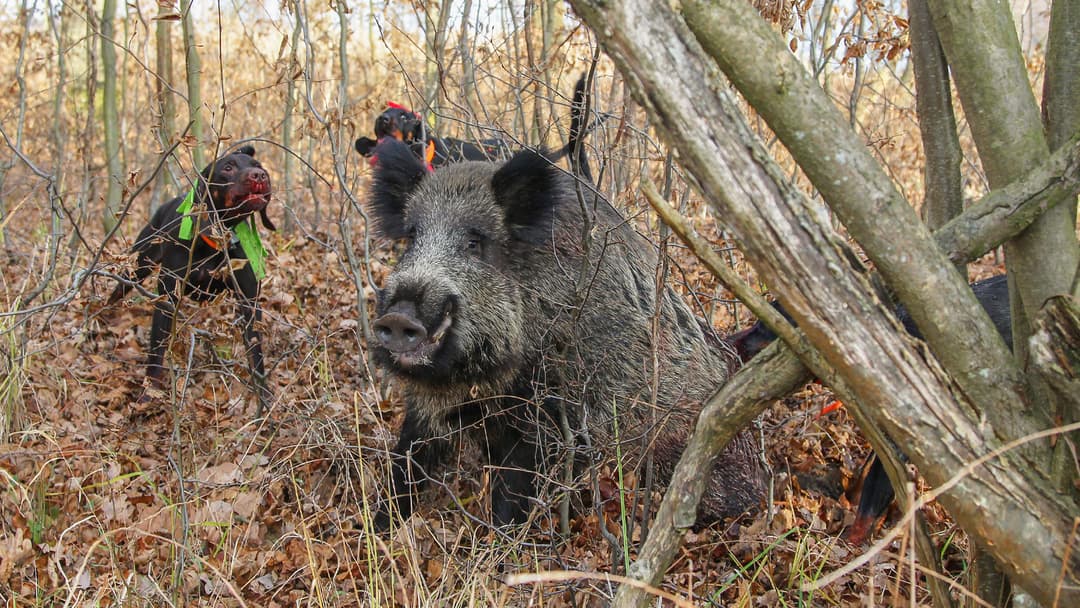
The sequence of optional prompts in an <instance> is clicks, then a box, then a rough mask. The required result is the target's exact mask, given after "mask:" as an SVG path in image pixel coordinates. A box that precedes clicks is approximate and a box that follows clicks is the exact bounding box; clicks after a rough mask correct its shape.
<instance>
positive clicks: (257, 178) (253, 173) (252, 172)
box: [244, 167, 270, 191]
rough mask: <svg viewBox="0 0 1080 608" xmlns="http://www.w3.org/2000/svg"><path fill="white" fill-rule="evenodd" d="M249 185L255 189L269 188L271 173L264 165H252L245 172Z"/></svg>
mask: <svg viewBox="0 0 1080 608" xmlns="http://www.w3.org/2000/svg"><path fill="white" fill-rule="evenodd" d="M244 179H245V180H246V181H247V185H248V187H249V188H250V189H251V190H253V191H263V190H267V189H268V187H269V185H270V174H269V173H267V172H266V169H263V168H262V167H252V168H250V169H248V171H247V173H245V174H244Z"/></svg>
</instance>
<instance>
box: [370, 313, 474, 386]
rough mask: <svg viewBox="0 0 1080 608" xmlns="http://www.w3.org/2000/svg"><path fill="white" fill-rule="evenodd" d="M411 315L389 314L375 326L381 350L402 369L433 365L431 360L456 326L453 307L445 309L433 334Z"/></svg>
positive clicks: (376, 321) (381, 318)
mask: <svg viewBox="0 0 1080 608" xmlns="http://www.w3.org/2000/svg"><path fill="white" fill-rule="evenodd" d="M410 308H411V307H410ZM410 312H411V311H409V310H399V311H393V312H388V313H387V314H385V315H383V316H381V317H379V318H378V319H376V320H375V323H374V324H373V327H374V329H375V333H376V336H377V337H378V339H379V342H380V343H381V345H382V347H383V348H385V349H386V351H387V352H388V353H389V354H390V359H391V361H393V363H394V364H395V366H397V367H398V368H400V369H401V370H409V369H413V368H419V367H423V366H428V365H431V364H432V357H433V356H434V355H435V353H437V352H438V351H439V349H440V348H442V346H443V344H444V343H445V341H446V337H447V335H448V334H449V332H450V329H451V327H453V325H454V315H453V312H454V311H453V306H452V305H450V304H449V303H447V306H446V307H445V308H444V309H443V315H442V318H441V319H440V321H439V324H438V325H437V326H436V327H435V329H434V331H431V332H428V331H427V329H426V328H425V327H424V325H423V323H421V322H420V321H419V319H417V318H416V317H415V316H413V315H412V314H409V313H410Z"/></svg>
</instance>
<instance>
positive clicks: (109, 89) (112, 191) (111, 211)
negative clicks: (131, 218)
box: [101, 0, 124, 232]
mask: <svg viewBox="0 0 1080 608" xmlns="http://www.w3.org/2000/svg"><path fill="white" fill-rule="evenodd" d="M115 17H116V0H105V3H104V5H103V7H102V9H101V71H102V79H103V80H104V87H103V91H102V93H103V96H102V113H103V115H104V116H103V117H102V118H103V120H102V124H103V127H102V129H103V130H104V131H105V162H106V166H107V171H108V174H109V176H108V180H106V183H107V184H108V186H107V188H106V190H105V210H104V212H103V215H102V224H103V225H104V227H105V232H109V231H111V230H112V229H113V228H114V227H115V226H116V224H117V222H118V221H120V218H119V214H120V204H121V203H122V202H123V201H122V198H123V194H124V193H123V179H124V177H123V168H122V167H121V166H120V118H119V116H118V114H117V111H116V101H117V86H116V83H117V80H118V77H117V70H116V30H115V27H114V23H113V19H114V18H115Z"/></svg>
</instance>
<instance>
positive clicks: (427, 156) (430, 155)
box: [424, 139, 435, 171]
mask: <svg viewBox="0 0 1080 608" xmlns="http://www.w3.org/2000/svg"><path fill="white" fill-rule="evenodd" d="M433 160H435V140H433V139H429V140H428V142H427V149H425V150H424V162H425V163H427V167H428V171H434V168H433V167H432V166H431V161H433Z"/></svg>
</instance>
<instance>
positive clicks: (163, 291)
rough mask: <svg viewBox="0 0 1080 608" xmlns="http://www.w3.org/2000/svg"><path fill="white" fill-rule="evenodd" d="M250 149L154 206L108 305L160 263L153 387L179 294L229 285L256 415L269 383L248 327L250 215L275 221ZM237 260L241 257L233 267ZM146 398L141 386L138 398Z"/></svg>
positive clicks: (258, 255)
mask: <svg viewBox="0 0 1080 608" xmlns="http://www.w3.org/2000/svg"><path fill="white" fill-rule="evenodd" d="M254 155H255V149H254V148H252V147H251V146H244V147H242V148H240V149H239V150H237V151H235V152H233V153H231V154H226V155H225V156H222V157H221V158H219V159H217V160H215V161H214V162H212V163H210V164H209V165H208V166H207V167H206V168H205V169H203V171H202V173H201V174H200V175H199V179H198V180H197V182H196V183H195V186H194V188H193V189H192V190H191V191H189V192H188V193H187V194H186V195H184V196H178V197H176V198H174V199H172V200H171V201H169V202H167V203H165V204H163V205H162V206H161V207H159V208H158V210H157V211H156V212H155V213H154V216H153V217H152V218H151V219H150V223H149V224H148V225H147V226H146V227H145V228H143V230H142V232H141V233H139V237H138V239H136V241H135V244H134V245H133V246H132V252H137V253H138V254H139V258H138V265H137V266H136V268H135V272H134V273H133V274H129V275H128V276H127V278H126V280H125V281H123V282H121V283H120V284H119V285H117V287H116V289H115V290H114V291H113V293H112V295H111V296H109V304H113V303H116V302H118V301H120V300H121V299H123V297H124V296H125V295H126V294H127V293H128V292H129V291H131V289H132V288H133V287H134V286H135V285H137V284H139V283H141V282H142V281H143V280H145V279H146V277H148V276H150V274H152V273H153V272H154V268H155V267H158V266H160V271H159V272H158V278H157V284H158V290H157V291H158V296H159V297H158V298H157V300H156V301H155V303H154V320H153V324H152V325H151V328H150V355H149V357H148V359H147V370H146V375H147V376H148V377H149V378H150V382H151V384H152V385H153V386H154V387H155V388H161V387H163V386H164V385H165V368H164V366H163V363H164V358H165V348H166V338H167V337H168V336H169V334H170V332H171V331H172V325H173V319H174V316H175V313H176V306H177V304H179V302H180V299H181V297H182V296H188V297H192V298H195V299H196V300H199V301H205V300H209V299H211V298H212V297H214V296H215V295H217V294H219V293H221V292H223V291H225V290H232V291H233V292H234V293H235V294H236V297H237V300H238V302H239V307H240V317H241V320H242V321H243V327H244V344H245V346H246V348H247V351H248V358H249V361H250V364H251V374H252V377H253V380H254V384H255V385H256V388H257V393H258V398H259V406H258V410H257V414H256V415H258V416H261V415H262V410H263V407H264V405H265V403H266V401H267V397H268V396H269V390H268V389H267V387H266V378H265V371H264V369H263V354H262V346H261V345H260V337H259V333H258V331H256V329H255V322H256V321H259V320H260V319H261V313H260V312H259V310H258V308H256V306H255V302H256V299H257V298H258V296H259V280H260V279H261V278H262V274H263V272H264V271H263V261H264V260H263V258H264V255H265V253H264V252H263V249H262V245H261V243H259V240H258V232H257V231H256V228H255V226H254V223H255V222H254V217H253V216H254V214H256V213H258V214H259V216H260V217H262V222H263V225H264V226H266V227H267V228H268V229H270V230H274V229H275V228H274V224H273V223H272V222H271V221H270V218H269V217H268V216H267V214H266V207H267V205H268V204H269V203H270V196H271V189H270V176H269V175H268V174H267V172H266V170H265V169H263V167H262V165H261V164H259V161H257V160H255V158H254ZM238 260H239V261H243V260H247V261H248V263H247V264H243V265H242V266H241V265H240V264H238V263H237V261H238ZM147 399H148V396H147V395H146V394H145V393H144V394H143V395H142V397H141V398H140V401H145V400H147Z"/></svg>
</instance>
